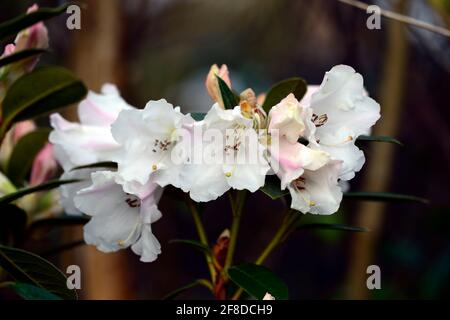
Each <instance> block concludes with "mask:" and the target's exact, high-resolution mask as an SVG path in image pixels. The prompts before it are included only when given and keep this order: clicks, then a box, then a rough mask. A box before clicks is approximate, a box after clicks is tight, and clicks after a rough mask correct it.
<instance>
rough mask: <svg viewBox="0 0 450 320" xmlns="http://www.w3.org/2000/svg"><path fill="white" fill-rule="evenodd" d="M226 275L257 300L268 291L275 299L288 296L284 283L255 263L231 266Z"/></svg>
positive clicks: (282, 298)
mask: <svg viewBox="0 0 450 320" xmlns="http://www.w3.org/2000/svg"><path fill="white" fill-rule="evenodd" d="M228 276H229V277H230V279H231V280H232V281H233V282H234V283H235V284H236V285H238V286H239V287H241V288H242V289H244V290H245V291H246V292H247V293H248V294H250V295H252V296H253V297H255V298H256V299H258V300H261V299H262V298H263V297H264V295H265V294H266V293H267V292H269V293H270V294H271V295H273V296H274V297H275V298H276V299H277V300H286V299H288V298H289V291H288V288H287V286H286V284H285V283H284V282H283V281H282V280H281V279H280V278H279V277H278V276H277V275H275V274H274V273H273V272H272V271H270V270H269V269H267V268H266V267H263V266H258V265H255V264H250V263H246V264H242V265H238V266H233V267H231V268H230V269H229V270H228Z"/></svg>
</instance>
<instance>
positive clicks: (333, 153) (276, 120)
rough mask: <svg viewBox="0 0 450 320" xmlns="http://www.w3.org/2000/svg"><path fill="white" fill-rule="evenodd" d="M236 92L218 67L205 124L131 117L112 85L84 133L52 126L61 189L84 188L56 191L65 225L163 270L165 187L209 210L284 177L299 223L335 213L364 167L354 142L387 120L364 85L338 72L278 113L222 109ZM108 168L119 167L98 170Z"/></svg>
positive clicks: (89, 113) (87, 117)
mask: <svg viewBox="0 0 450 320" xmlns="http://www.w3.org/2000/svg"><path fill="white" fill-rule="evenodd" d="M231 83H232V82H231V80H230V76H229V73H228V68H227V67H226V66H222V67H221V68H219V67H218V66H213V67H212V68H211V71H210V73H209V74H208V76H207V79H206V89H207V91H208V93H209V94H210V95H211V97H212V98H213V100H214V101H215V103H214V104H213V106H212V107H211V108H210V110H209V112H207V114H206V115H203V116H202V117H200V118H199V117H198V116H194V115H190V114H183V113H182V108H180V107H174V106H173V105H172V104H170V103H169V102H167V101H166V100H164V99H162V100H158V101H150V102H148V104H147V105H146V106H145V108H144V109H138V108H135V107H133V106H130V105H129V104H128V103H126V102H125V101H124V100H123V99H122V98H121V97H120V94H119V92H118V90H117V88H116V87H114V86H113V85H111V84H107V85H105V86H104V87H103V89H102V93H101V94H96V93H92V92H91V93H89V95H88V96H87V98H86V99H85V100H84V101H83V102H81V103H80V105H79V107H78V115H79V122H76V123H74V122H68V121H67V120H65V119H64V118H63V117H62V116H60V115H59V114H54V115H52V116H51V125H52V127H53V129H54V130H53V132H52V133H51V135H50V142H51V143H52V144H53V146H54V150H55V154H56V157H57V159H58V161H59V163H60V164H61V166H62V167H63V169H64V171H65V173H64V174H63V177H62V178H63V179H80V182H78V183H74V184H67V185H64V186H62V187H61V188H60V189H61V204H62V205H63V206H64V208H65V210H66V213H68V214H81V213H83V214H86V215H89V216H92V219H91V220H90V222H88V223H87V225H86V226H85V227H84V238H85V240H86V242H87V243H88V244H92V245H95V246H97V248H98V249H99V250H101V251H104V252H111V251H117V250H120V249H123V248H128V247H131V249H132V250H133V251H134V252H135V253H136V254H138V255H139V256H140V257H141V260H142V261H145V262H150V261H153V260H155V259H156V258H157V256H158V254H159V253H160V252H161V246H160V244H159V242H158V240H157V239H156V237H155V236H154V234H153V229H152V224H153V222H155V221H157V220H158V219H160V218H161V216H162V215H163V213H161V211H160V210H159V209H158V201H159V199H160V197H161V195H162V193H163V188H164V187H166V186H168V185H172V186H174V187H176V188H179V189H181V190H182V191H184V192H186V193H188V194H189V196H190V198H191V199H192V200H194V201H196V202H208V201H212V200H215V199H217V198H218V197H220V196H222V195H223V194H225V193H226V192H227V191H229V190H231V189H234V190H248V191H250V192H256V191H258V190H259V189H260V188H262V187H264V186H265V184H266V182H267V176H268V175H276V176H277V177H278V178H279V186H278V187H279V188H280V189H281V190H286V192H287V191H289V193H290V198H291V208H292V209H294V210H297V211H298V212H299V214H300V213H304V214H305V213H312V214H322V215H328V214H333V213H335V212H336V211H337V210H338V209H339V206H340V203H341V201H342V194H343V192H342V183H343V182H345V181H349V180H351V179H352V178H353V177H354V176H355V173H356V172H358V171H359V170H361V168H362V166H363V164H364V161H365V158H364V154H363V152H362V151H361V150H360V149H359V148H358V147H357V146H356V145H355V141H356V139H357V138H358V136H360V135H364V134H368V133H369V131H370V129H371V127H372V126H373V125H374V124H375V123H376V121H377V120H378V119H379V117H380V106H379V105H378V103H376V102H375V101H374V100H373V99H371V98H370V97H369V96H368V94H367V92H366V91H365V89H364V85H363V78H362V76H361V75H360V74H359V73H357V72H356V71H355V70H354V69H353V68H351V67H349V66H344V65H339V66H335V67H333V68H332V69H331V70H330V71H329V72H327V73H326V75H325V77H324V80H323V82H322V84H321V85H320V86H310V87H308V90H307V92H306V94H305V96H304V97H296V96H295V95H294V94H293V93H290V94H288V95H287V96H286V97H284V98H283V99H282V100H281V101H279V102H278V103H277V104H276V105H274V106H271V108H270V110H264V109H263V108H262V103H263V102H264V96H259V97H256V95H255V93H254V92H253V90H251V89H247V90H245V91H244V92H242V93H241V94H240V95H239V94H236V96H237V97H239V99H238V101H239V102H237V103H236V105H235V106H233V108H226V101H225V99H224V97H223V94H222V88H221V86H223V85H225V86H227V87H228V89H229V90H230V92H231V86H232V84H231ZM266 111H268V112H266ZM194 118H195V119H194ZM103 162H112V163H116V164H117V168H111V167H109V166H107V165H106V164H105V165H104V166H103V167H98V166H92V164H95V163H103ZM80 166H84V167H83V168H82V169H80V168H79V167H80ZM100 166H101V165H100Z"/></svg>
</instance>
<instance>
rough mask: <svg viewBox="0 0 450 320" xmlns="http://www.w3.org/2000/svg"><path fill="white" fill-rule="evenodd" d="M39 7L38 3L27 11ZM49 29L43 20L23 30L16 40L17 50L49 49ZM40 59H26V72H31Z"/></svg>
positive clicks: (29, 11)
mask: <svg viewBox="0 0 450 320" xmlns="http://www.w3.org/2000/svg"><path fill="white" fill-rule="evenodd" d="M38 9H39V7H38V5H37V4H34V5H33V6H31V7H30V8H28V11H27V13H32V12H34V11H37V10H38ZM48 42H49V40H48V30H47V28H46V27H45V25H44V23H43V22H38V23H36V24H34V25H32V26H31V27H29V28H28V29H25V30H23V31H21V32H20V33H19V34H18V35H17V37H16V40H15V44H16V48H15V51H16V52H17V51H22V50H27V49H47V48H48ZM38 61H39V58H38V57H34V58H31V59H29V60H27V61H26V63H25V65H24V68H25V72H30V71H31V70H32V69H33V68H34V67H35V65H36V63H37V62H38Z"/></svg>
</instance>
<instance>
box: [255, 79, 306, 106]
mask: <svg viewBox="0 0 450 320" xmlns="http://www.w3.org/2000/svg"><path fill="white" fill-rule="evenodd" d="M307 89H308V85H307V84H306V81H305V80H303V79H302V78H289V79H286V80H283V81H280V82H278V83H276V84H275V85H274V86H273V87H272V88H270V90H269V92H268V93H267V96H266V99H265V100H264V103H263V109H264V111H266V112H267V114H268V113H269V111H270V109H272V107H273V106H275V105H277V104H278V103H279V102H280V101H281V100H283V99H284V98H286V96H288V95H289V94H290V93H293V94H294V96H295V97H296V98H297V100H299V101H300V100H301V99H302V98H303V96H304V95H305V93H306V90H307Z"/></svg>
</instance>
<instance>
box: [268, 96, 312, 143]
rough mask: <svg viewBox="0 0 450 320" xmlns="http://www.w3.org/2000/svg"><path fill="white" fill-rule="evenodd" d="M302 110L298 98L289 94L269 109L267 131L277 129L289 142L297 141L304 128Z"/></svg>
mask: <svg viewBox="0 0 450 320" xmlns="http://www.w3.org/2000/svg"><path fill="white" fill-rule="evenodd" d="M302 112H303V110H302V108H301V106H300V103H299V102H298V100H297V99H296V98H295V96H294V95H293V94H292V93H291V94H289V95H288V96H287V97H286V98H284V99H283V100H282V101H281V102H280V103H279V104H277V105H276V106H274V107H273V108H272V109H271V110H270V113H269V118H270V123H269V131H270V132H272V131H274V130H279V136H280V137H286V139H287V140H288V141H289V142H290V143H295V142H297V140H298V139H299V137H300V136H301V135H302V134H303V133H304V131H305V129H306V126H305V123H304V119H303V117H302Z"/></svg>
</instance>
